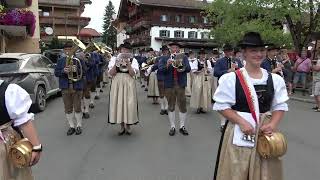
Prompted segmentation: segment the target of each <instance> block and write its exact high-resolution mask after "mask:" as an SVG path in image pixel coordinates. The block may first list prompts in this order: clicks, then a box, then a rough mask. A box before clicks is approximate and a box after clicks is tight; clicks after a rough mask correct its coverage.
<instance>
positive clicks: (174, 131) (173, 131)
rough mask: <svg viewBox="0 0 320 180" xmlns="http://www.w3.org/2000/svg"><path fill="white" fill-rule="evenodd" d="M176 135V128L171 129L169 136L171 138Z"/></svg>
mask: <svg viewBox="0 0 320 180" xmlns="http://www.w3.org/2000/svg"><path fill="white" fill-rule="evenodd" d="M175 134H176V129H175V128H171V129H170V131H169V135H170V136H174V135H175Z"/></svg>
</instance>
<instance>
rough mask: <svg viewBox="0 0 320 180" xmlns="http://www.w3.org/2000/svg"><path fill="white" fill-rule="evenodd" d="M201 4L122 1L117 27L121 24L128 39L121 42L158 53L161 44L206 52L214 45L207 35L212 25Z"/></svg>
mask: <svg viewBox="0 0 320 180" xmlns="http://www.w3.org/2000/svg"><path fill="white" fill-rule="evenodd" d="M205 5H207V1H205V0H204V1H199V0H175V1H172V0H162V1H157V0H122V1H121V3H120V7H119V12H118V17H117V21H118V23H117V24H121V23H125V26H124V28H123V29H124V30H125V32H126V35H128V36H129V37H127V39H126V40H125V41H127V42H129V43H131V44H132V45H133V47H134V49H142V48H148V47H152V48H153V49H154V50H157V51H159V50H160V48H161V46H162V45H165V44H168V43H169V42H173V41H178V42H180V43H181V44H182V45H183V48H182V50H183V51H185V52H187V51H189V50H194V51H198V50H199V49H200V48H205V49H208V50H209V49H212V48H215V47H217V44H216V43H214V41H213V40H212V39H211V38H210V36H209V32H210V29H211V28H212V25H211V24H209V21H208V19H207V18H206V17H205V16H203V15H202V8H203V7H204V6H205ZM117 28H118V29H119V27H117ZM122 32H123V31H122ZM120 33H121V31H120ZM121 37H123V36H121ZM118 40H120V39H118Z"/></svg>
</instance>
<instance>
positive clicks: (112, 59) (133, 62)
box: [108, 56, 139, 74]
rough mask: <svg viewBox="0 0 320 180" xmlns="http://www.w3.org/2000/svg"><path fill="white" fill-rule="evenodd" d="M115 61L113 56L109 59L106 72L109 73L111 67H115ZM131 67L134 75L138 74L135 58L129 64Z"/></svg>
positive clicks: (137, 64) (115, 58)
mask: <svg viewBox="0 0 320 180" xmlns="http://www.w3.org/2000/svg"><path fill="white" fill-rule="evenodd" d="M116 60H117V57H115V56H113V57H112V58H111V59H110V62H109V65H108V69H109V70H108V71H110V70H111V69H112V68H113V66H115V64H116ZM131 67H132V69H133V70H134V71H135V73H136V74H137V73H138V72H139V63H138V61H137V60H136V59H135V58H133V61H132V62H131Z"/></svg>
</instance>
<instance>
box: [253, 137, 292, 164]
mask: <svg viewBox="0 0 320 180" xmlns="http://www.w3.org/2000/svg"><path fill="white" fill-rule="evenodd" d="M257 151H258V153H259V154H260V156H261V157H263V158H266V159H268V158H277V157H281V156H283V155H284V154H285V153H286V152H287V140H286V138H285V137H284V135H283V134H282V133H280V132H275V133H273V135H272V136H270V137H269V136H267V135H264V134H260V135H259V136H258V145H257Z"/></svg>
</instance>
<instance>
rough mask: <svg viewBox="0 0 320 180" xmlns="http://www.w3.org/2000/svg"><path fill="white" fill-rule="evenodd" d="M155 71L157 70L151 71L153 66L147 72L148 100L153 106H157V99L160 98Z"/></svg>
mask: <svg viewBox="0 0 320 180" xmlns="http://www.w3.org/2000/svg"><path fill="white" fill-rule="evenodd" d="M157 71H158V70H155V69H153V66H150V67H149V68H148V70H147V73H148V74H149V83H148V98H152V99H153V104H158V98H159V97H160V93H159V87H158V78H157Z"/></svg>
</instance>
